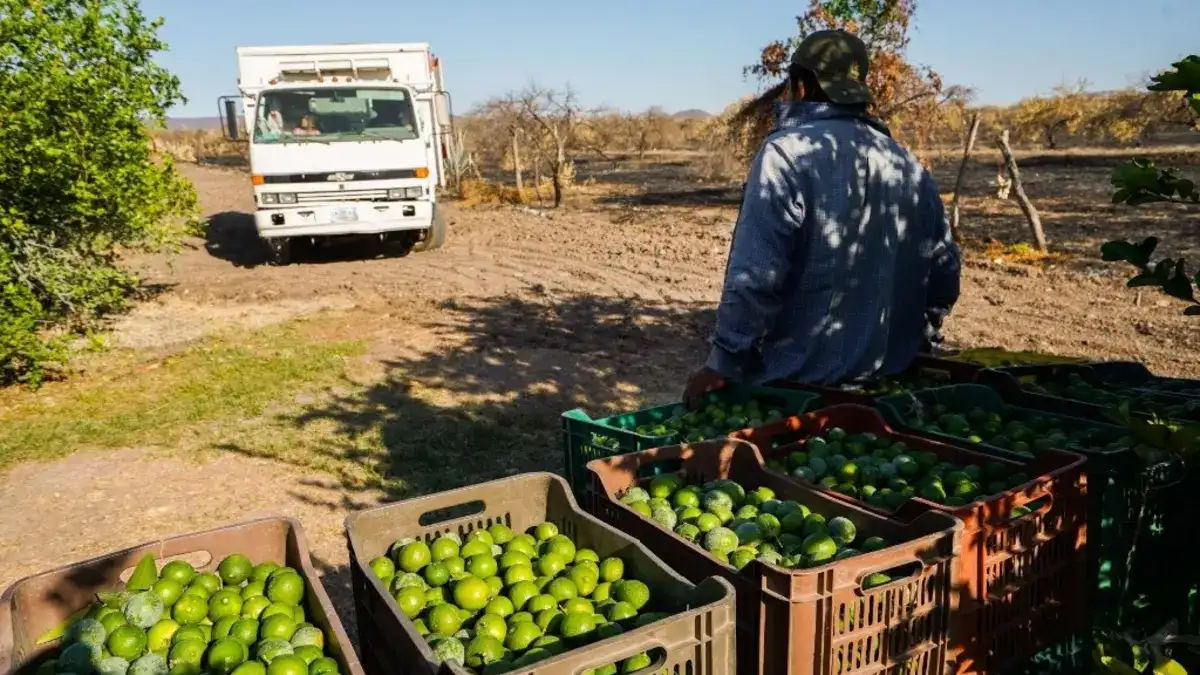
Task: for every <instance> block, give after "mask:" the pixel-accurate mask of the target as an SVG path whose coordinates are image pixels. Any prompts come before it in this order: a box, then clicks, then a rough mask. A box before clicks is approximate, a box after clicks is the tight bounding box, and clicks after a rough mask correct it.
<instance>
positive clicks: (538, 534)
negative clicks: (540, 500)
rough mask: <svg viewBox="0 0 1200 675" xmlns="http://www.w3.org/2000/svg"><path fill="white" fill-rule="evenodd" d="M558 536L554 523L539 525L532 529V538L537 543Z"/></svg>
mask: <svg viewBox="0 0 1200 675" xmlns="http://www.w3.org/2000/svg"><path fill="white" fill-rule="evenodd" d="M557 534H558V526H557V525H555V524H554V523H541V524H540V525H538V526H537V527H535V528H533V536H534V538H536V539H537V540H538V541H546V540H547V539H549V538H551V537H553V536H555V535H557Z"/></svg>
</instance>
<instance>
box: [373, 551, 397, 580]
mask: <svg viewBox="0 0 1200 675" xmlns="http://www.w3.org/2000/svg"><path fill="white" fill-rule="evenodd" d="M369 564H370V566H371V571H372V572H374V573H375V576H377V577H379V578H380V579H387V578H389V577H394V576H396V563H394V562H392V559H391V558H389V557H387V556H382V555H381V556H379V557H378V558H375V559H373V560H372V561H371V562H370V563H369Z"/></svg>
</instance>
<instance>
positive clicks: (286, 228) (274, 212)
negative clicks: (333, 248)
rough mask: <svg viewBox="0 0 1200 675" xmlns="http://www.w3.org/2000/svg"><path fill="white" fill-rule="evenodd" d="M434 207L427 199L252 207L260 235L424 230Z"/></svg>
mask: <svg viewBox="0 0 1200 675" xmlns="http://www.w3.org/2000/svg"><path fill="white" fill-rule="evenodd" d="M434 208H435V206H434V203H433V202H427V201H415V202H344V203H338V204H322V205H315V204H314V205H308V204H306V205H303V206H295V207H288V208H280V209H260V210H258V211H255V213H254V225H255V227H256V228H257V229H258V235H259V236H260V237H262V238H264V239H272V238H275V237H335V236H339V235H347V234H350V235H354V234H359V235H362V234H382V233H385V232H403V231H407V230H427V229H429V227H430V226H431V225H432V224H433V210H434Z"/></svg>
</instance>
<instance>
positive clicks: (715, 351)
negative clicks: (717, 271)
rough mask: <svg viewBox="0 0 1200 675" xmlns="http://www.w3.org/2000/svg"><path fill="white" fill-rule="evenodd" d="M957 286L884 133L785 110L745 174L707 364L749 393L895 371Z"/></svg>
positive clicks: (906, 160) (928, 212)
mask: <svg viewBox="0 0 1200 675" xmlns="http://www.w3.org/2000/svg"><path fill="white" fill-rule="evenodd" d="M959 275H960V261H959V251H958V247H957V246H956V245H955V244H954V241H953V239H952V238H951V236H950V232H949V226H948V224H947V222H946V213H945V209H944V207H943V205H942V200H941V197H940V196H939V195H938V188H937V184H936V183H935V182H934V180H933V177H932V176H931V175H930V174H929V172H928V171H926V170H925V168H924V167H923V166H922V165H921V164H920V162H918V161H917V160H916V158H914V157H913V156H912V155H911V154H910V153H909V152H908V151H907V150H905V149H904V148H903V147H901V146H900V145H899V144H898V143H897V142H896V141H894V140H893V139H892V138H891V135H890V134H889V133H888V130H887V127H886V126H884V125H883V124H882V123H881V122H879V121H877V120H875V119H873V118H871V117H869V116H867V115H866V114H865V113H861V112H859V111H856V110H855V109H852V108H845V107H841V106H837V105H834V104H829V103H812V102H802V103H793V104H791V105H789V106H786V107H784V108H783V109H782V110H781V111H780V114H779V118H778V125H777V128H776V130H775V131H774V132H773V133H772V134H771V135H770V136H769V137H768V138H767V140H766V141H765V142H764V144H763V147H762V148H761V149H760V150H759V152H758V155H757V157H755V159H754V162H753V164H752V165H751V168H750V174H749V178H748V179H747V181H746V185H745V190H744V194H743V196H742V207H741V211H740V213H739V214H738V220H737V225H736V227H735V229H734V234H733V244H732V247H731V249H730V252H729V263H728V267H727V268H726V272H725V287H724V290H723V291H722V295H721V303H720V306H719V307H718V309H717V327H716V331H715V334H714V335H713V340H712V351H711V353H710V355H709V359H708V366H709V367H710V368H712V369H713V370H715V371H717V372H718V373H720V374H721V375H722V376H723V377H725V378H726V379H728V380H731V381H735V382H743V383H749V384H761V383H766V382H770V381H772V380H778V379H789V380H796V381H801V382H809V383H814V384H830V383H834V382H842V381H847V380H858V379H865V378H869V377H876V376H882V375H889V374H893V373H897V372H900V371H902V370H904V369H905V368H906V367H908V365H909V364H910V363H911V362H912V360H913V358H914V357H915V356H916V354H917V352H918V350H919V349H920V348H921V346H922V345H923V344H924V343H925V340H926V338H927V332H926V331H927V329H928V326H929V322H930V321H931V320H932V321H933V322H934V323H935V324H936V323H940V319H941V318H942V317H944V316H945V315H946V314H947V313H949V311H950V308H951V307H952V306H953V305H954V303H955V301H956V300H957V299H958V292H959Z"/></svg>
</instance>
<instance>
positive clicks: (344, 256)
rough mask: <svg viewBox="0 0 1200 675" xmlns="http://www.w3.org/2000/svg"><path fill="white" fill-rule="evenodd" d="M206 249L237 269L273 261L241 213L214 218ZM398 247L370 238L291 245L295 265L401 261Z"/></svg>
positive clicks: (299, 241)
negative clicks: (380, 258)
mask: <svg viewBox="0 0 1200 675" xmlns="http://www.w3.org/2000/svg"><path fill="white" fill-rule="evenodd" d="M204 249H205V250H206V251H208V253H209V255H211V256H213V257H214V258H218V259H220V260H225V261H227V262H229V263H231V264H232V265H233V266H235V267H247V268H253V267H259V266H261V265H265V264H267V263H268V262H269V261H270V250H269V249H268V248H267V245H266V244H265V243H263V240H262V239H261V238H260V237H259V236H258V231H257V229H256V228H255V225H254V216H253V215H252V214H249V213H244V212H241V211H225V212H222V213H218V214H216V215H213V216H211V217H210V218H209V219H208V227H207V228H206V230H205V241H204ZM401 253H404V254H405V255H407V253H406V252H402V251H401V250H400V248H399V247H397V246H396V245H389V244H385V243H382V242H379V241H377V240H371V239H369V238H350V237H346V238H339V239H334V240H327V241H322V242H321V243H319V244H313V243H312V242H310V241H309V240H308V239H296V240H293V242H292V261H293V263H294V264H300V265H303V264H320V263H333V262H347V261H353V260H370V259H372V258H379V257H402V255H401Z"/></svg>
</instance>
